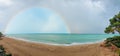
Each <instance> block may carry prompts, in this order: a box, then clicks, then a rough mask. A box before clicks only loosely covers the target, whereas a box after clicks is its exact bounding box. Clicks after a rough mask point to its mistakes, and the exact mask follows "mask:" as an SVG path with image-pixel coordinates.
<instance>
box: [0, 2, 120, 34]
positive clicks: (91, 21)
mask: <svg viewBox="0 0 120 56" xmlns="http://www.w3.org/2000/svg"><path fill="white" fill-rule="evenodd" d="M119 2H120V0H0V31H5V30H6V27H7V26H8V25H9V22H10V21H11V19H13V18H15V17H16V16H17V15H19V13H22V12H24V11H27V10H29V9H31V8H35V7H36V8H47V9H49V10H51V11H54V12H55V13H56V14H58V15H59V16H60V17H61V18H62V19H63V20H64V21H65V24H66V25H67V27H68V28H69V31H70V33H80V34H82V33H94V34H98V33H104V29H105V27H106V26H108V24H109V19H110V18H111V17H113V16H114V15H115V14H117V13H118V12H119V10H120V4H119ZM53 21H54V20H53ZM46 27H47V26H46ZM49 31H50V30H49ZM51 32H52V31H51ZM58 32H59V31H58ZM49 33H50V32H49ZM63 33H64V31H63Z"/></svg>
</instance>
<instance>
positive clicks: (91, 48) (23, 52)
mask: <svg viewBox="0 0 120 56" xmlns="http://www.w3.org/2000/svg"><path fill="white" fill-rule="evenodd" d="M0 45H3V46H4V48H5V50H6V51H7V53H11V54H12V55H13V56H106V55H109V56H113V53H112V52H111V51H109V50H108V49H105V48H102V47H100V43H96V44H84V45H72V46H58V45H48V44H43V43H33V42H32V43H30V42H27V41H22V40H16V39H13V38H8V37H4V38H3V39H2V40H0Z"/></svg>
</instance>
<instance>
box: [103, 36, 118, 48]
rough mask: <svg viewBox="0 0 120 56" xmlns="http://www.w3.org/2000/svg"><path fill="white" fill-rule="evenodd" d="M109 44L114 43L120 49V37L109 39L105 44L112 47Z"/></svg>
mask: <svg viewBox="0 0 120 56" xmlns="http://www.w3.org/2000/svg"><path fill="white" fill-rule="evenodd" d="M109 43H112V44H114V45H115V46H117V47H118V48H120V36H113V37H110V38H107V39H106V43H105V44H106V45H110V44H109Z"/></svg>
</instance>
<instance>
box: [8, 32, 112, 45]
mask: <svg viewBox="0 0 120 56" xmlns="http://www.w3.org/2000/svg"><path fill="white" fill-rule="evenodd" d="M7 36H10V37H14V38H17V39H23V40H28V41H32V42H38V43H39V42H42V43H51V44H84V43H95V42H100V41H103V40H104V39H106V38H108V37H112V36H114V35H113V34H38V33H37V34H8V35H7Z"/></svg>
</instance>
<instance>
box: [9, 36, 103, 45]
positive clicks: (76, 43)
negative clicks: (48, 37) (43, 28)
mask: <svg viewBox="0 0 120 56" xmlns="http://www.w3.org/2000/svg"><path fill="white" fill-rule="evenodd" d="M7 37H8V36H7ZM8 38H13V39H16V40H22V41H27V42H31V43H38V44H48V45H56V46H73V45H84V44H94V43H100V42H103V41H104V40H105V39H102V40H98V41H93V42H84V43H78V42H73V43H64V44H60V43H50V42H49V43H48V42H38V41H31V40H27V39H25V38H17V37H8Z"/></svg>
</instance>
